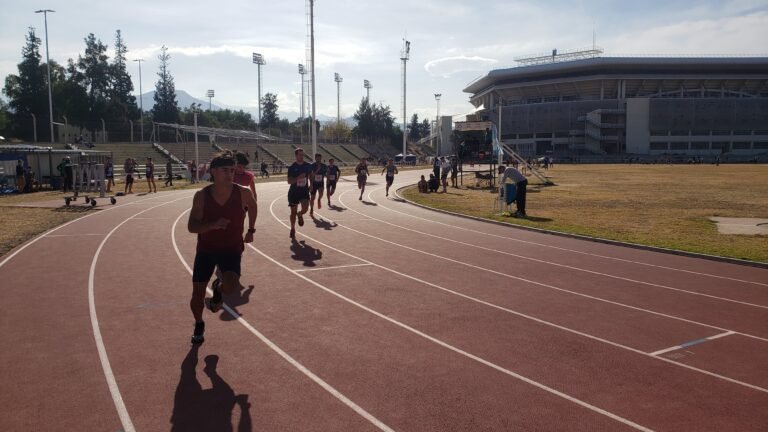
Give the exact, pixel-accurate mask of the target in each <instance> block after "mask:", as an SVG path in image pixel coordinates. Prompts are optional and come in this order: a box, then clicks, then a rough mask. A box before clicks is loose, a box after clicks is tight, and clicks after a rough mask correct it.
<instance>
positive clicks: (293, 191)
mask: <svg viewBox="0 0 768 432" xmlns="http://www.w3.org/2000/svg"><path fill="white" fill-rule="evenodd" d="M293 153H294V154H295V155H296V162H294V163H293V165H291V166H289V167H288V184H290V185H291V186H290V187H289V188H288V206H289V207H290V208H291V238H292V239H295V238H296V219H298V220H299V226H304V217H303V216H304V213H306V212H307V210H308V209H307V207H308V206H309V177H310V176H311V175H312V165H310V164H308V163H306V162H304V150H302V149H300V148H297V149H296V150H295V151H294V152H293ZM299 204H301V212H298V209H297V208H296V207H298V205H299Z"/></svg>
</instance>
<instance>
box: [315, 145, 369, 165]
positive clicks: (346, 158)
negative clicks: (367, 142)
mask: <svg viewBox="0 0 768 432" xmlns="http://www.w3.org/2000/svg"><path fill="white" fill-rule="evenodd" d="M323 147H325V150H326V151H327V152H329V153H331V154H332V155H333V158H334V159H336V162H337V165H341V166H344V165H355V164H357V162H358V161H359V160H360V158H358V157H356V156H355V155H354V154H352V153H350V152H349V151H348V150H347V149H345V148H344V146H342V145H340V144H323Z"/></svg>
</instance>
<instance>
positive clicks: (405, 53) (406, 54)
mask: <svg viewBox="0 0 768 432" xmlns="http://www.w3.org/2000/svg"><path fill="white" fill-rule="evenodd" d="M404 42H405V44H404V46H403V50H402V51H401V52H400V60H402V61H403V155H406V154H407V153H406V151H405V139H406V136H407V134H406V124H407V121H408V118H407V117H406V116H407V114H406V113H405V95H406V93H405V64H406V62H408V59H409V58H410V57H411V42H410V41H407V40H404ZM403 157H405V156H403Z"/></svg>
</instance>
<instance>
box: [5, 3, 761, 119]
mask: <svg viewBox="0 0 768 432" xmlns="http://www.w3.org/2000/svg"><path fill="white" fill-rule="evenodd" d="M5 3H6V4H4V5H3V8H2V15H0V78H2V79H3V82H4V80H5V77H6V76H7V75H8V74H11V73H16V65H17V64H18V62H19V61H20V58H21V48H22V46H23V45H24V36H25V34H26V32H27V27H30V26H32V27H35V28H36V29H37V31H38V34H39V35H40V36H41V38H42V37H44V29H43V17H42V15H41V14H35V13H34V11H35V10H36V9H44V8H48V9H54V10H55V11H56V13H53V14H50V15H49V20H48V30H49V42H50V50H51V58H53V59H56V60H57V61H59V62H61V63H64V62H66V60H67V58H70V57H73V58H77V55H78V54H79V53H82V52H83V50H84V46H85V44H84V42H83V39H84V38H85V36H86V35H87V34H88V33H91V32H92V33H94V34H95V35H96V36H97V37H98V38H100V39H101V40H102V41H103V42H104V43H106V44H108V45H109V46H110V53H111V50H112V46H113V42H114V34H115V30H116V29H120V30H122V33H123V37H124V40H125V42H126V44H127V46H128V48H129V53H128V57H129V59H133V58H138V57H141V58H143V59H145V62H144V63H143V66H142V78H143V90H144V91H145V92H146V91H148V90H151V89H153V88H154V83H155V81H156V72H157V66H158V61H157V55H158V53H159V48H160V46H162V45H166V46H168V47H169V49H170V53H171V56H172V58H171V64H170V70H171V73H172V74H173V76H174V78H175V81H176V88H177V89H183V90H185V91H187V92H188V93H190V94H191V95H193V96H195V97H199V98H201V99H206V98H205V97H204V96H205V92H206V90H208V89H214V90H215V92H216V97H215V98H214V104H219V105H224V106H231V107H243V108H246V109H251V110H253V111H255V109H256V106H257V105H256V103H257V99H258V97H257V83H256V66H255V65H253V64H252V61H251V54H252V53H253V52H259V53H262V54H263V55H264V57H265V58H266V61H267V65H266V66H264V67H263V69H262V81H263V90H262V92H263V93H266V92H273V93H277V94H278V103H279V105H280V111H281V112H282V113H283V114H284V115H286V116H295V113H297V112H298V111H299V105H300V104H299V99H300V96H299V93H300V91H301V87H300V81H299V75H298V72H297V64H298V63H300V62H301V63H304V61H305V40H306V25H305V24H306V21H305V2H304V1H302V0H288V1H282V2H266V1H234V0H220V1H218V2H197V1H184V2H181V1H175V0H168V1H162V2H158V1H156V0H132V1H125V0H120V1H116V0H101V1H99V2H94V1H85V0H44V1H41V0H35V2H32V3H30V2H26V1H25V2H20V1H13V2H11V1H9V2H5ZM593 29H594V30H595V31H596V34H597V44H598V45H599V46H601V47H603V48H604V49H605V51H606V55H610V54H612V53H613V54H620V55H634V54H666V55H674V54H688V55H697V54H699V55H703V54H753V55H759V54H761V55H768V46H766V43H765V41H768V0H762V1H757V0H730V1H728V0H719V1H695V2H694V1H679V0H672V1H656V0H653V1H645V2H634V1H608V0H602V1H589V0H555V1H535V2H534V1H495V0H486V1H485V2H474V1H457V0H439V1H438V0H421V1H417V2H413V1H410V2H409V1H401V0H392V1H388V2H372V1H360V0H358V1H352V0H336V1H330V0H318V1H316V2H315V38H316V52H317V53H316V68H317V70H316V92H317V99H316V104H317V111H318V114H324V115H327V116H331V117H335V115H336V83H335V82H334V81H333V77H334V73H339V74H340V75H341V76H342V77H343V79H344V81H343V83H342V85H341V111H342V116H344V117H347V116H351V115H352V114H353V113H354V111H355V110H356V108H357V106H358V104H359V102H360V99H361V97H363V96H364V95H365V89H364V88H363V80H364V79H368V80H370V81H371V83H372V84H373V89H372V91H371V97H372V99H373V100H374V101H376V102H382V103H384V104H385V105H390V106H391V108H392V111H393V112H394V113H395V114H396V115H397V116H398V117H400V116H401V115H400V113H401V108H400V106H401V105H400V104H401V95H400V92H401V91H400V88H401V81H400V68H401V62H400V60H399V57H400V50H401V48H402V39H403V37H407V38H408V39H409V40H410V41H411V59H410V61H409V62H408V86H407V87H408V96H407V105H408V109H407V112H408V116H410V115H411V114H412V113H413V112H416V113H418V114H419V116H420V117H422V118H423V117H424V116H427V117H429V118H434V116H435V110H436V103H435V99H434V93H441V94H442V100H441V103H440V107H441V108H440V111H441V113H442V114H451V115H459V114H464V113H467V112H470V111H471V110H472V107H471V105H470V104H469V103H468V102H467V100H468V95H467V94H465V93H463V92H462V89H463V88H464V87H465V86H466V85H467V83H469V82H470V81H472V80H473V79H475V78H477V77H479V76H481V75H484V74H485V73H487V72H488V71H489V70H492V69H496V68H503V67H512V66H514V65H515V63H514V57H517V56H521V55H527V54H535V53H540V52H541V53H546V52H551V50H552V49H553V48H558V49H560V50H567V49H572V48H580V47H588V46H590V45H591V44H592V31H593ZM42 54H43V56H44V55H45V53H44V50H43V52H42ZM136 65H137V64H136V63H131V64H130V69H129V72H130V73H131V74H132V76H133V79H134V83H135V87H136V89H137V92H138V87H139V86H138V67H137V66H136ZM54 103H55V101H54ZM291 113H293V114H291Z"/></svg>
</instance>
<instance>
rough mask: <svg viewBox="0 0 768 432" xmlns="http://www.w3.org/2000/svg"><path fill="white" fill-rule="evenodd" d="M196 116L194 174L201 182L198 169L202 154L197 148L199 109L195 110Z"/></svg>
mask: <svg viewBox="0 0 768 432" xmlns="http://www.w3.org/2000/svg"><path fill="white" fill-rule="evenodd" d="M194 116H195V165H196V166H195V172H194V173H193V174H192V175H193V176H194V177H195V182H199V181H200V179H199V178H198V175H197V173H198V172H200V170H199V169H198V168H197V165H199V164H200V154H199V153H198V148H197V108H196V107H195V108H194Z"/></svg>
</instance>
